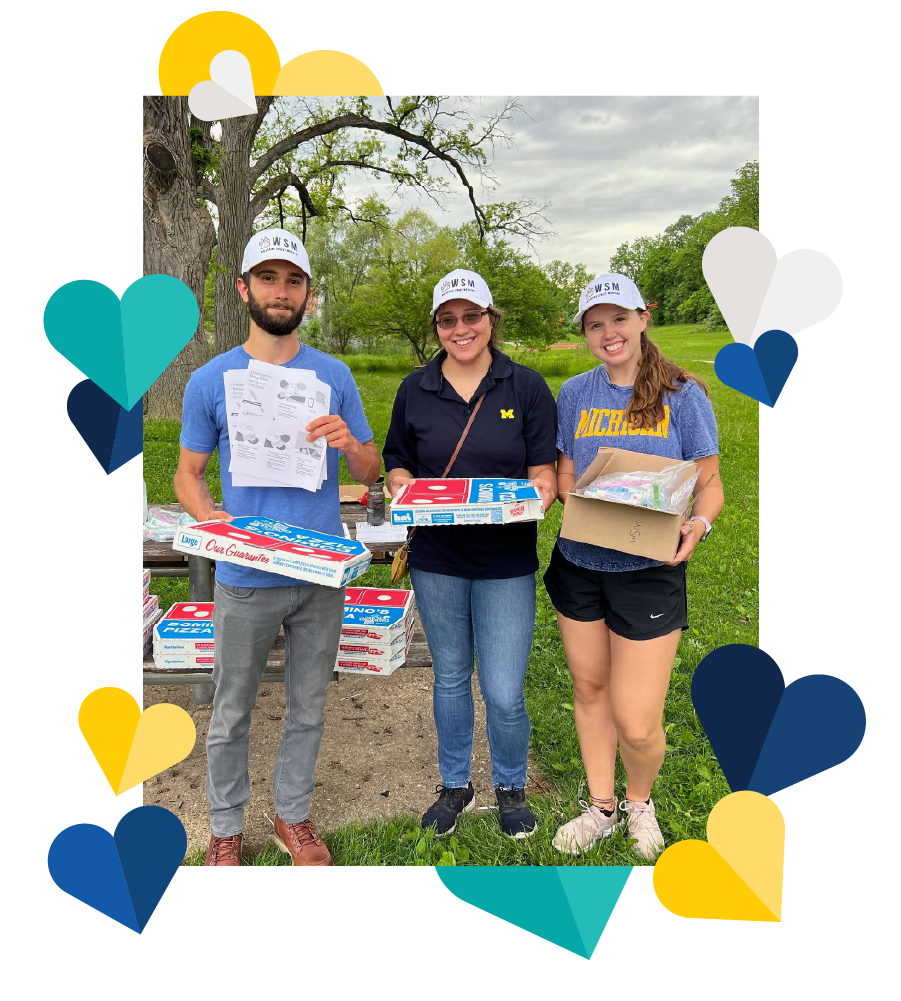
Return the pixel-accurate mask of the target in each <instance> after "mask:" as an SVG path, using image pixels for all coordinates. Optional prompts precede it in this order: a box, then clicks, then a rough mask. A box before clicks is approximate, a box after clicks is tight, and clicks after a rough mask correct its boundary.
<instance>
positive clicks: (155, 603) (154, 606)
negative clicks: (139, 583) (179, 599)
mask: <svg viewBox="0 0 901 1001" xmlns="http://www.w3.org/2000/svg"><path fill="white" fill-rule="evenodd" d="M159 607H160V599H159V597H158V596H157V595H155V594H148V595H147V597H146V598H145V599H144V625H145V626H146V625H147V621H148V619H151V618H153V613H154V612H156V611H157V610H158V609H159Z"/></svg>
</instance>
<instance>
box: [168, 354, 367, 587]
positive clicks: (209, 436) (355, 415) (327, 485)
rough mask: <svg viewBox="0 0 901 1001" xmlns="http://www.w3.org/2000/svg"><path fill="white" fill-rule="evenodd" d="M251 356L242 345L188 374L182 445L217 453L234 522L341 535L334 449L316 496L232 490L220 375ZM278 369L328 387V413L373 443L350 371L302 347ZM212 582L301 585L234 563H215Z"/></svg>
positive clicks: (241, 365) (306, 492) (255, 489)
mask: <svg viewBox="0 0 901 1001" xmlns="http://www.w3.org/2000/svg"><path fill="white" fill-rule="evenodd" d="M249 363H250V355H249V354H248V353H247V352H246V351H245V350H244V348H243V347H237V348H233V349H232V350H231V351H226V352H225V353H224V354H221V355H217V356H216V357H215V358H213V359H212V361H209V362H207V364H206V365H204V366H203V367H202V368H199V369H197V371H196V372H195V373H194V374H193V375H192V376H191V378H190V380H189V381H188V386H187V388H186V389H185V399H184V408H183V413H182V427H181V439H180V441H181V444H182V445H183V446H184V447H185V448H188V449H190V450H191V451H192V452H205V453H206V452H213V451H214V450H215V449H217V448H218V449H219V470H220V477H221V481H222V504H223V507H224V508H225V510H226V511H228V513H229V514H231V515H234V516H235V517H236V518H239V517H242V516H244V515H264V516H266V517H268V518H276V519H278V520H279V521H286V522H287V523H288V524H289V525H299V526H300V527H301V528H309V529H312V530H313V531H314V532H325V533H327V534H329V535H342V534H343V532H344V530H343V528H342V526H341V505H340V502H339V500H338V462H339V459H340V455H339V453H338V451H337V450H336V449H334V448H329V449H327V450H326V455H327V459H326V461H327V463H328V465H327V469H328V477H327V478H326V480H325V481H324V482H323V484H322V486H321V487H320V488H319V490H316V491H315V492H313V491H310V490H302V489H300V488H299V487H235V486H232V477H231V473H230V472H229V471H228V465H229V462H230V461H231V448H230V445H229V440H228V415H227V411H226V404H225V383H224V380H223V373H224V372H227V371H229V370H231V369H238V368H247V366H248V364H249ZM282 367H283V368H302V369H308V370H311V371H313V372H315V373H316V377H317V378H318V379H320V380H321V381H322V382H325V383H328V385H330V386H331V387H332V400H331V407H330V408H329V410H330V413H332V414H337V415H339V416H340V417H342V418H343V419H344V421H345V423H346V424H347V426H348V428H349V430H350V433H351V434H352V435H353V436H354V438H356V439H357V441H360V442H367V441H371V440H372V430H371V429H370V427H369V423H368V422H367V420H366V415H365V414H364V413H363V403H362V401H361V400H360V393H359V390H358V389H357V386H356V383H355V382H354V378H353V376H352V375H351V372H350V369H349V368H348V367H347V365H345V364H344V362H342V361H338V359H337V358H332V356H331V355H327V354H325V353H324V352H323V351H317V350H316V349H315V348H311V347H310V346H309V345H308V344H302V345H301V348H300V351H298V352H297V354H296V355H295V357H294V358H292V359H291V361H289V362H287V363H286V364H285V365H284V366H282ZM216 579H217V580H219V581H221V582H222V583H223V584H228V585H231V586H233V587H283V586H286V585H297V584H303V583H305V582H304V581H299V580H295V579H294V578H293V577H285V576H283V575H282V574H274V573H267V572H265V571H263V570H257V569H255V568H253V567H242V566H237V565H235V564H234V563H217V564H216Z"/></svg>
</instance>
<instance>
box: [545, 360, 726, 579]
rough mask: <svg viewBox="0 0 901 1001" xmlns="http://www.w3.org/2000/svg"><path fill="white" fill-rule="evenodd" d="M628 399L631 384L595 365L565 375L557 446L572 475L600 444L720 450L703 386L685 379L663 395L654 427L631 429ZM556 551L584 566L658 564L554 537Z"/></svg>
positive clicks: (693, 453) (676, 453) (669, 454)
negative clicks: (660, 414)
mask: <svg viewBox="0 0 901 1001" xmlns="http://www.w3.org/2000/svg"><path fill="white" fill-rule="evenodd" d="M631 399H632V386H617V385H616V384H615V383H612V382H611V381H610V377H609V376H608V375H607V366H606V365H598V366H597V368H594V369H592V370H591V371H590V372H584V373H582V375H577V376H575V377H574V378H572V379H568V380H567V381H566V382H564V383H563V385H562V386H561V387H560V392H559V394H558V395H557V448H558V449H559V450H560V451H561V452H562V453H563V454H564V455H565V456H566V457H567V458H568V459H572V462H573V465H574V466H575V467H576V479H577V480H578V479H579V477H581V476H582V474H583V473H584V472H585V470H586V469H587V468H588V467H589V466H590V465H591V463H592V462H593V460H594V459H595V457H596V456H597V454H598V449H599V448H625V449H628V450H629V451H630V452H643V453H645V454H646V455H660V456H663V457H664V458H671V459H685V460H689V461H694V460H695V459H702V458H704V457H705V456H708V455H716V454H717V453H718V452H719V442H718V439H717V433H716V418H715V417H714V416H713V407H712V406H711V405H710V400H708V399H707V396H706V395H705V393H704V390H703V389H701V387H700V386H699V385H698V384H697V383H696V382H692V381H688V382H686V383H685V385H684V386H683V387H682V388H681V389H680V390H678V392H675V393H667V394H666V396H665V398H664V417H663V420H662V421H660V423H659V424H657V426H656V427H654V428H649V429H641V430H638V429H634V428H631V427H630V426H629V425H627V424H626V423H625V422H624V420H623V417H624V411H625V409H626V407H627V406H628V404H629V401H630V400H631ZM557 545H558V547H559V549H560V552H561V553H562V554H563V555H564V556H565V557H566V558H567V559H568V560H569V561H570V563H575V564H576V565H577V566H580V567H585V568H586V569H588V570H608V571H610V570H613V571H616V570H644V569H646V568H647V567H656V566H660V565H661V564H660V562H659V561H658V560H649V559H646V558H645V557H643V556H630V555H629V554H628V553H621V552H619V551H618V550H615V549H605V548H603V547H602V546H592V545H589V544H588V543H587V542H573V541H571V540H570V539H564V538H562V537H560V538H558V540H557Z"/></svg>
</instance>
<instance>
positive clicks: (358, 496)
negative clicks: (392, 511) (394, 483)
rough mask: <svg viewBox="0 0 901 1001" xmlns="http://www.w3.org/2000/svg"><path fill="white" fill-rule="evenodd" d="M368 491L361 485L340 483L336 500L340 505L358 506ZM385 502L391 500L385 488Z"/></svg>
mask: <svg viewBox="0 0 901 1001" xmlns="http://www.w3.org/2000/svg"><path fill="white" fill-rule="evenodd" d="M368 489H369V487H367V486H366V485H365V484H363V483H341V484H340V485H339V486H338V499H339V500H340V502H341V503H342V504H359V503H360V501H361V500H362V499H363V497H364V495H365V494H366V491H367V490H368ZM385 500H386V501H387V500H391V494H390V493H388V487H387V485H386V486H385Z"/></svg>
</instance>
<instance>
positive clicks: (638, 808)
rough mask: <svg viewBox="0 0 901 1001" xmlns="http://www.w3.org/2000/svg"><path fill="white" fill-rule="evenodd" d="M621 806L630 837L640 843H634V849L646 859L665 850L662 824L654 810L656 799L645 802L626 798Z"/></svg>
mask: <svg viewBox="0 0 901 1001" xmlns="http://www.w3.org/2000/svg"><path fill="white" fill-rule="evenodd" d="M619 808H620V809H621V810H622V811H623V813H624V814H625V815H626V818H627V824H628V828H629V837H630V838H637V840H638V844H635V845H632V849H633V851H636V852H638V854H639V855H641V856H643V857H644V858H646V859H653V858H656V857H657V856H658V855H659V854H660V852H662V851H663V848H664V845H663V835H662V834H661V833H660V825H659V824H658V823H657V813H656V811H655V810H654V801H653V800H651V801H650V803H644V802H642V801H640V800H639V801H638V802H635V801H634V800H631V799H624V800H623V801H622V803H620V804H619Z"/></svg>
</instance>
